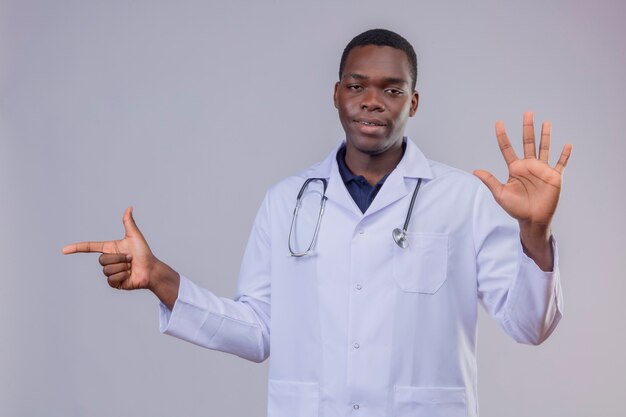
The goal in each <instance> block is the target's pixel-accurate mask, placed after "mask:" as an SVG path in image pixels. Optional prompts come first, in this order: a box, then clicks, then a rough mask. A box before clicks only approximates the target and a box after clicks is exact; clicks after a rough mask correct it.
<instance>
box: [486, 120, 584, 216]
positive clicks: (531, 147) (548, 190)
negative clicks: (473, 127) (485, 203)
mask: <svg viewBox="0 0 626 417" xmlns="http://www.w3.org/2000/svg"><path fill="white" fill-rule="evenodd" d="M550 128H551V126H550V123H549V122H544V123H543V124H542V126H541V140H540V144H539V155H538V156H537V153H536V149H535V129H534V124H533V115H532V113H530V112H528V113H525V114H524V132H523V141H524V158H523V159H519V158H518V157H517V155H516V154H515V151H514V150H513V147H512V146H511V142H510V141H509V138H508V136H507V134H506V130H505V129H504V124H503V123H502V122H497V123H496V136H497V139H498V144H499V146H500V150H501V151H502V156H503V157H504V160H505V162H506V164H507V166H508V169H509V178H508V181H507V182H506V183H505V184H502V183H500V181H498V179H497V178H496V177H494V176H493V175H492V174H491V173H489V172H487V171H483V170H476V171H474V174H475V175H476V176H477V177H478V178H480V179H481V180H482V181H483V182H484V183H485V185H486V186H487V187H488V188H489V190H490V191H491V192H492V194H493V196H494V198H495V199H496V201H497V202H498V204H500V206H502V208H503V209H504V210H505V211H506V212H507V213H509V215H511V216H512V217H514V218H515V219H517V220H518V221H519V222H520V223H529V224H536V225H545V226H546V227H549V225H550V222H551V220H552V217H553V216H554V213H555V211H556V207H557V204H558V201H559V195H560V192H561V183H562V175H563V170H564V169H565V166H566V165H567V160H568V159H569V157H570V154H571V152H572V145H565V146H564V147H563V151H562V152H561V156H560V157H559V160H558V162H557V163H556V165H555V166H554V167H551V166H550V165H549V158H550Z"/></svg>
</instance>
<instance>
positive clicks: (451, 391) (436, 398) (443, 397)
mask: <svg viewBox="0 0 626 417" xmlns="http://www.w3.org/2000/svg"><path fill="white" fill-rule="evenodd" d="M465 416H467V409H466V405H465V389H464V388H463V387H437V388H421V387H406V386H398V385H396V386H395V387H394V414H393V417H465Z"/></svg>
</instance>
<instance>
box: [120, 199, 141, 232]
mask: <svg viewBox="0 0 626 417" xmlns="http://www.w3.org/2000/svg"><path fill="white" fill-rule="evenodd" d="M122 222H123V223H124V231H125V232H126V236H127V237H142V238H143V235H142V234H141V231H140V230H139V228H138V227H137V224H136V223H135V219H134V218H133V207H132V206H129V207H127V208H126V211H125V212H124V218H123V219H122Z"/></svg>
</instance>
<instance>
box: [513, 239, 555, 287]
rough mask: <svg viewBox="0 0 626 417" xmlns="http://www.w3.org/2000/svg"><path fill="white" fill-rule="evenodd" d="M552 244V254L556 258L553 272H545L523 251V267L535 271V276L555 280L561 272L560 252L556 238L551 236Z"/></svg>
mask: <svg viewBox="0 0 626 417" xmlns="http://www.w3.org/2000/svg"><path fill="white" fill-rule="evenodd" d="M550 244H551V245H552V254H553V256H554V263H553V264H552V271H543V270H542V269H541V268H539V266H538V265H537V263H535V261H534V260H533V259H532V258H530V257H529V256H528V255H526V253H525V252H524V251H523V250H522V267H527V268H530V269H531V270H535V271H534V272H535V273H534V274H535V275H542V276H543V277H545V278H553V277H554V276H555V275H558V272H559V251H558V246H557V244H556V239H555V238H554V236H550Z"/></svg>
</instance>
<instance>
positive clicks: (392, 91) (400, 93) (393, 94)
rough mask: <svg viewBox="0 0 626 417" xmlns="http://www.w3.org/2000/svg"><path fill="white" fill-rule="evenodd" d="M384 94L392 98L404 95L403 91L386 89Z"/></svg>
mask: <svg viewBox="0 0 626 417" xmlns="http://www.w3.org/2000/svg"><path fill="white" fill-rule="evenodd" d="M385 92H386V93H387V94H390V95H392V96H401V95H402V94H404V91H402V90H400V89H397V88H388V89H386V90H385Z"/></svg>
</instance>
